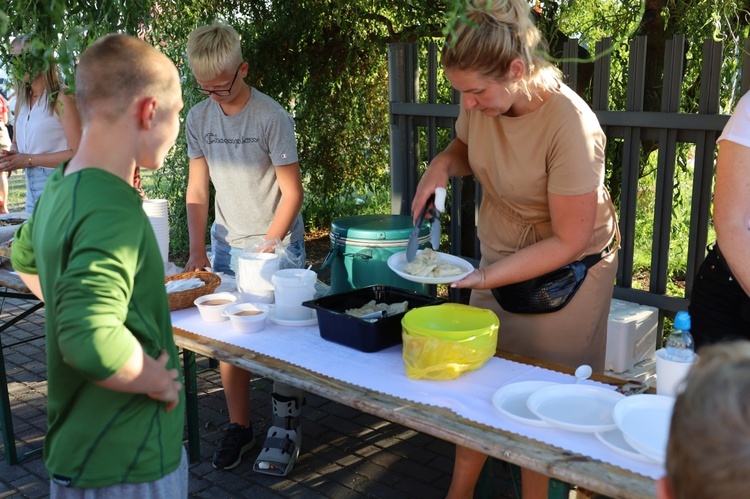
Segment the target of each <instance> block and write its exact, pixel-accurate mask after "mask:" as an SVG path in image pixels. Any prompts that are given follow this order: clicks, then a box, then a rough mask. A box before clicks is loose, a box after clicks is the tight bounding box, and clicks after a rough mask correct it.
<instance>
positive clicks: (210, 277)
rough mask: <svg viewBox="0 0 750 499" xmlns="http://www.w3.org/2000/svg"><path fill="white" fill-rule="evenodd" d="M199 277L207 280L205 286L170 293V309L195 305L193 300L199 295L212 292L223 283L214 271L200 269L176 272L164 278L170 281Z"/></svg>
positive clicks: (166, 281) (204, 280) (168, 295)
mask: <svg viewBox="0 0 750 499" xmlns="http://www.w3.org/2000/svg"><path fill="white" fill-rule="evenodd" d="M192 277H197V278H199V279H200V280H201V281H203V282H205V283H206V285H205V286H201V287H199V288H193V289H186V290H185V291H177V292H176V293H168V294H167V298H168V299H169V310H181V309H183V308H188V307H192V306H193V301H195V299H196V298H198V297H199V296H203V295H207V294H211V293H213V292H214V290H215V289H216V288H218V287H219V284H221V278H220V277H219V276H218V275H216V274H214V273H213V272H206V271H203V270H199V271H196V272H183V273H182V274H175V275H172V276H169V277H165V278H164V283H165V284H166V283H168V282H170V281H178V280H180V279H190V278H192Z"/></svg>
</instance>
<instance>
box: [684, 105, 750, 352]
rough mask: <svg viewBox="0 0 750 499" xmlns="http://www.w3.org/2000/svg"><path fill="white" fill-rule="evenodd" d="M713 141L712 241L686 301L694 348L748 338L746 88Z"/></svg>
mask: <svg viewBox="0 0 750 499" xmlns="http://www.w3.org/2000/svg"><path fill="white" fill-rule="evenodd" d="M716 143H717V144H718V145H719V154H718V157H717V159H716V186H715V191H714V212H713V219H714V228H715V229H716V242H715V244H714V245H713V246H710V247H709V250H708V254H707V256H706V258H705V260H704V261H703V263H702V264H701V266H700V268H699V269H698V274H697V276H696V279H695V282H694V283H693V291H692V294H691V296H690V306H689V307H688V311H689V312H690V318H691V322H692V330H691V333H692V335H693V340H694V341H695V347H696V348H700V347H701V346H703V345H709V344H711V343H716V342H719V341H726V340H732V339H746V340H750V253H748V248H750V227H749V226H748V224H750V198H749V197H748V195H747V193H748V192H750V175H748V172H749V171H750V94H745V95H744V96H742V98H741V99H740V101H739V103H738V104H737V108H736V109H735V111H734V113H733V114H732V117H731V118H729V121H728V122H727V124H726V126H725V127H724V131H723V132H722V133H721V135H720V136H719V138H718V139H717V141H716ZM720 248H721V249H720Z"/></svg>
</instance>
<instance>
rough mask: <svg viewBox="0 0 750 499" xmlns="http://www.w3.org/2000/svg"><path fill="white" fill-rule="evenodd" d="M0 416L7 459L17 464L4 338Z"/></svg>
mask: <svg viewBox="0 0 750 499" xmlns="http://www.w3.org/2000/svg"><path fill="white" fill-rule="evenodd" d="M0 416H2V419H0V425H2V427H3V443H4V444H5V459H6V460H7V461H8V464H17V463H18V454H16V435H15V433H14V432H13V419H12V417H11V415H10V395H9V394H8V380H7V378H6V374H5V356H4V355H3V346H2V339H0Z"/></svg>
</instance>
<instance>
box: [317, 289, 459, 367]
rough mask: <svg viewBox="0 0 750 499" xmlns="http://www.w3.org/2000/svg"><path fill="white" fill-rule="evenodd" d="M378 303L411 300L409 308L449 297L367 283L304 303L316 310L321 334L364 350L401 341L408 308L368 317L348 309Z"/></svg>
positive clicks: (435, 302)
mask: <svg viewBox="0 0 750 499" xmlns="http://www.w3.org/2000/svg"><path fill="white" fill-rule="evenodd" d="M371 300H374V301H375V302H376V303H385V304H392V303H401V302H407V309H408V310H412V309H416V308H418V307H425V306H428V305H435V304H438V303H444V301H445V300H442V299H439V298H433V297H432V296H428V295H424V294H421V293H417V292H416V291H409V290H406V289H398V288H393V287H389V286H380V285H376V286H367V287H365V288H361V289H354V290H349V291H345V292H343V293H337V294H333V295H328V296H324V297H322V298H318V299H316V300H311V301H307V302H305V303H303V305H304V306H306V307H310V308H313V309H315V310H316V313H317V317H318V325H319V327H320V336H321V338H323V339H325V340H328V341H333V342H334V343H338V344H340V345H344V346H347V347H350V348H354V349H356V350H360V351H362V352H368V353H369V352H377V351H380V350H383V349H384V348H388V347H391V346H393V345H398V344H399V343H401V318H402V317H404V315H405V314H406V312H402V313H398V314H393V315H388V316H386V317H383V318H379V319H371V320H366V319H362V318H360V317H354V316H351V315H346V313H345V312H346V310H348V309H351V308H359V307H362V306H363V305H365V304H366V303H368V302H369V301H371Z"/></svg>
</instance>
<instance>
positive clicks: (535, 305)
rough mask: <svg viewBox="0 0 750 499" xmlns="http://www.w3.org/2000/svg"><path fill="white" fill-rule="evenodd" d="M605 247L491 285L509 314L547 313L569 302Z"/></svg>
mask: <svg viewBox="0 0 750 499" xmlns="http://www.w3.org/2000/svg"><path fill="white" fill-rule="evenodd" d="M608 251H609V248H608V249H606V250H604V251H602V252H601V253H598V254H596V255H589V256H586V257H584V258H583V259H582V260H579V261H576V262H573V263H571V264H568V265H566V266H564V267H561V268H559V269H556V270H553V271H552V272H549V273H547V274H544V275H541V276H539V277H534V278H531V279H528V280H526V281H521V282H516V283H513V284H508V285H506V286H499V287H497V288H492V296H494V297H495V300H497V303H499V304H500V306H501V307H503V310H506V311H508V312H511V313H513V314H548V313H551V312H557V311H558V310H560V309H561V308H563V307H564V306H565V305H567V304H568V302H570V300H572V299H573V296H575V294H576V292H577V291H578V288H580V287H581V284H583V280H584V279H585V278H586V273H587V272H588V269H590V268H591V267H593V266H594V265H596V264H597V263H599V261H600V260H601V259H602V258H604V256H606V255H607V254H608Z"/></svg>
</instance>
